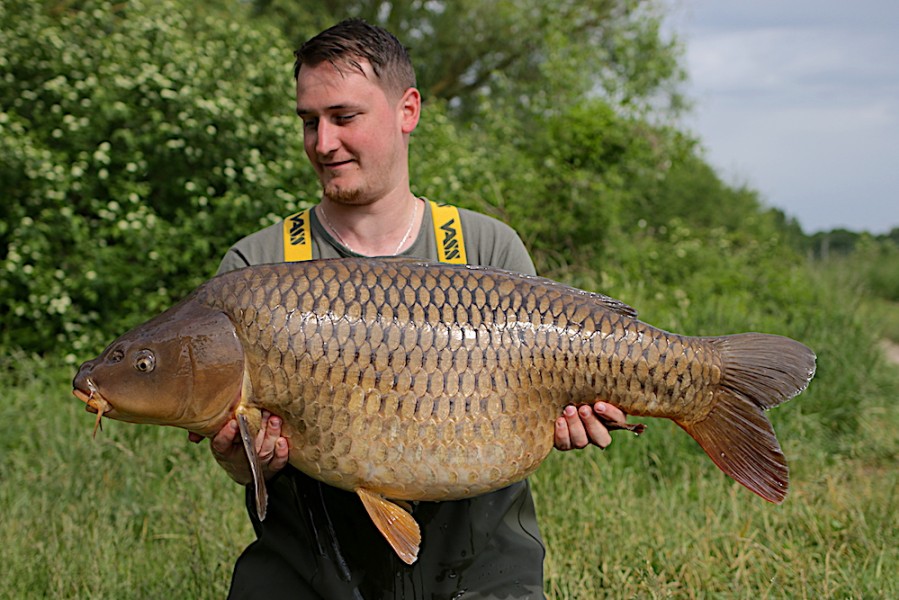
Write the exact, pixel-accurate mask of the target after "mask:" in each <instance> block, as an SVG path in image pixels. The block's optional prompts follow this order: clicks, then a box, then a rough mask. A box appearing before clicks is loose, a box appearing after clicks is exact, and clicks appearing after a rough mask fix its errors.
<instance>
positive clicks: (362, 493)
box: [356, 488, 421, 565]
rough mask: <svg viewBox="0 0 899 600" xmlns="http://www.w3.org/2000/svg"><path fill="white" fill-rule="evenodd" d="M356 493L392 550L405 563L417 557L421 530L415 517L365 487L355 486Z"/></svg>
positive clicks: (409, 562) (409, 563) (412, 561)
mask: <svg viewBox="0 0 899 600" xmlns="http://www.w3.org/2000/svg"><path fill="white" fill-rule="evenodd" d="M356 494H357V495H358V496H359V499H360V500H362V505H363V506H365V510H366V511H367V512H368V516H370V517H371V520H372V521H373V522H374V524H375V527H377V528H378V531H380V532H381V535H383V536H384V538H385V539H386V540H387V543H389V544H390V547H391V548H393V550H394V552H396V553H397V555H398V556H399V557H400V560H402V561H403V562H404V563H406V564H407V565H411V564H412V563H414V562H415V561H416V560H417V559H418V549H419V546H421V530H420V529H419V527H418V523H416V522H415V519H414V518H413V517H412V515H410V514H409V513H408V512H406V511H405V510H404V509H403V508H402V507H401V506H399V505H398V504H396V503H394V502H391V501H390V500H387V499H385V498H384V497H383V496H380V495H378V494H376V493H374V492H371V491H369V490H367V489H365V488H357V489H356Z"/></svg>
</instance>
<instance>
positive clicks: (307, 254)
mask: <svg viewBox="0 0 899 600" xmlns="http://www.w3.org/2000/svg"><path fill="white" fill-rule="evenodd" d="M302 260H312V230H311V227H310V224H309V209H308V208H307V209H306V210H304V211H301V212H298V213H296V214H294V215H290V216H289V217H287V218H286V219H284V262H298V261H302Z"/></svg>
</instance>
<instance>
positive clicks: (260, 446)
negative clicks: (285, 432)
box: [256, 413, 281, 462]
mask: <svg viewBox="0 0 899 600" xmlns="http://www.w3.org/2000/svg"><path fill="white" fill-rule="evenodd" d="M280 437H281V418H280V417H277V416H275V415H268V414H267V413H266V414H265V415H263V421H262V429H260V430H259V435H258V436H257V438H256V454H257V455H258V456H259V460H261V461H262V462H268V461H270V460H271V459H272V457H273V456H274V455H275V444H276V443H277V442H278V439H279V438H280Z"/></svg>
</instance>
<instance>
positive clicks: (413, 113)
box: [211, 20, 625, 600]
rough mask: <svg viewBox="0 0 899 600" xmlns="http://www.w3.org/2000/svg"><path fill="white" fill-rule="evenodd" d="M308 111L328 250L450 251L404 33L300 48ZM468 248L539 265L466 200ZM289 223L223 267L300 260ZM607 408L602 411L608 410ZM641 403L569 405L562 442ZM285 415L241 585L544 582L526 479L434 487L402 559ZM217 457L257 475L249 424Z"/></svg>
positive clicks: (525, 589) (316, 240) (224, 434)
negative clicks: (459, 491) (481, 489)
mask: <svg viewBox="0 0 899 600" xmlns="http://www.w3.org/2000/svg"><path fill="white" fill-rule="evenodd" d="M294 74H295V77H296V82H297V114H298V115H299V116H300V118H301V119H302V121H303V138H304V145H305V150H306V154H307V156H308V158H309V160H310V162H311V163H312V166H313V167H314V169H315V172H316V174H317V175H318V177H319V180H320V182H321V185H322V199H321V203H320V204H319V205H318V206H316V207H315V208H314V210H312V211H311V212H310V213H309V220H310V233H311V248H312V258H340V257H347V256H385V255H404V256H414V257H419V258H425V259H430V260H437V259H438V254H437V248H436V238H435V234H434V229H433V218H434V217H433V214H432V206H431V204H430V203H429V202H426V201H425V200H423V199H421V198H417V197H416V196H415V195H413V194H412V192H411V188H410V184H409V164H408V149H409V137H410V134H411V133H412V131H413V130H414V129H415V127H416V125H417V124H418V120H419V116H420V111H421V96H420V93H419V92H418V90H417V89H416V88H415V74H414V71H413V69H412V64H411V61H410V60H409V57H408V55H407V53H406V51H405V49H404V48H403V46H402V45H401V44H400V43H399V41H398V40H397V39H396V38H395V37H393V36H392V35H391V34H389V33H388V32H386V31H385V30H383V29H381V28H377V27H372V26H370V25H368V24H366V23H364V22H362V21H359V20H350V21H344V22H342V23H340V24H338V25H336V26H334V27H332V28H331V29H328V30H326V31H324V32H322V33H321V34H319V35H318V36H316V37H314V38H312V39H311V40H309V41H308V42H306V43H305V44H304V45H303V47H302V48H301V49H300V50H298V51H297V53H296V65H295V73H294ZM460 220H461V221H462V230H463V232H464V239H465V249H466V251H467V262H469V263H472V264H479V265H485V266H494V267H498V268H503V269H508V270H512V271H519V272H525V273H532V274H533V273H534V266H533V264H532V262H531V259H530V257H529V256H528V253H527V251H526V250H525V248H524V245H523V244H522V242H521V240H520V239H519V237H518V235H517V234H516V233H515V232H514V231H513V230H512V229H511V228H509V227H508V226H506V225H504V224H502V223H500V222H499V221H496V220H494V219H491V218H489V217H486V216H483V215H479V214H477V213H474V212H471V211H466V210H460ZM283 243H284V230H283V227H282V225H281V224H278V225H275V226H272V227H269V228H267V229H264V230H262V231H259V232H256V233H255V234H252V235H250V236H248V237H246V238H244V239H243V240H241V241H239V242H238V243H237V244H235V245H234V246H233V247H232V248H231V249H230V250H229V251H228V253H227V254H226V256H225V257H224V259H223V261H222V264H221V266H220V268H219V271H220V272H224V271H228V270H231V269H235V268H240V267H244V266H247V265H251V264H259V263H270V262H281V261H282V260H284V253H283V252H284V251H283V248H284V245H283ZM600 419H602V420H600ZM624 420H625V415H624V414H623V413H622V412H621V411H620V410H618V409H617V408H615V407H613V406H611V405H608V404H605V403H602V402H597V404H596V405H595V406H594V407H589V406H585V407H581V409H580V411H578V410H575V408H574V407H571V406H569V407H567V408H566V410H565V412H564V414H563V415H562V416H561V417H560V418H559V419H558V421H557V423H556V430H555V438H556V439H555V442H556V446H557V447H558V448H560V449H569V448H572V447H577V448H583V447H584V446H586V445H587V444H588V443H594V444H596V445H598V446H600V447H602V448H604V447H605V446H607V445H608V444H609V443H610V442H611V438H610V437H609V434H608V431H607V429H606V427H605V426H604V425H603V421H606V422H607V423H612V424H621V423H623V422H624ZM280 428H281V420H280V419H279V418H278V417H277V416H274V415H265V420H264V423H263V429H262V430H261V431H260V433H259V435H258V437H257V440H256V446H257V452H258V454H259V456H260V458H261V460H262V462H263V464H264V470H265V475H266V479H267V480H268V483H267V485H268V490H269V511H268V516H267V518H266V520H265V521H264V522H260V521H259V519H258V518H257V516H256V514H255V508H254V504H253V502H252V498H251V494H249V493H248V503H247V507H248V510H249V513H250V517H251V519H252V521H253V525H254V528H255V530H256V534H257V538H258V539H257V540H256V541H255V542H254V543H253V544H251V545H250V546H249V547H248V548H247V549H246V551H245V552H244V553H243V554H242V555H241V557H240V559H239V560H238V562H237V565H236V566H235V570H234V576H233V579H232V585H231V593H230V597H232V598H255V597H259V598H262V597H276V595H277V597H287V598H293V597H298V598H323V599H326V600H331V599H338V598H451V597H455V596H456V595H457V594H460V593H461V592H463V591H464V592H465V598H467V599H474V598H542V597H543V590H542V588H543V571H542V563H543V554H544V549H543V545H542V542H541V540H540V534H539V531H538V529H537V523H536V516H535V513H534V504H533V500H532V498H531V494H530V489H529V487H528V483H527V482H526V481H523V482H520V483H517V484H514V485H512V486H509V487H507V488H504V489H502V490H498V491H496V492H493V493H490V494H486V495H484V496H479V497H476V498H471V499H466V500H461V501H454V502H442V503H435V502H419V503H414V504H413V506H412V514H413V516H414V517H415V519H416V520H417V521H418V522H419V524H420V525H421V529H422V546H421V552H420V555H419V558H418V560H417V561H416V562H415V563H414V564H413V565H411V566H407V565H405V564H404V563H402V562H401V561H400V560H399V558H398V557H397V556H396V555H395V553H394V552H392V551H391V549H390V547H389V546H388V545H387V543H386V541H385V540H384V539H383V538H382V537H381V536H380V533H379V532H378V531H377V529H375V527H374V525H373V524H372V523H371V520H370V518H369V517H368V514H367V513H366V512H365V510H364V508H363V507H362V504H361V503H360V502H359V500H358V498H357V497H356V495H355V494H352V493H349V492H345V491H342V490H338V489H335V488H332V487H329V486H327V485H324V484H321V483H319V482H318V481H316V480H314V479H312V478H310V477H308V476H306V475H305V474H303V473H301V472H300V471H298V470H296V469H294V468H293V467H291V466H289V465H287V466H285V465H286V462H287V450H288V446H287V440H286V439H284V438H282V437H281V436H280V433H281V429H280ZM211 447H212V451H213V454H214V455H215V456H216V459H217V460H218V461H219V462H220V463H221V464H222V466H223V467H224V468H225V469H226V470H227V471H228V473H229V474H230V475H231V477H232V478H233V479H235V481H237V482H239V483H241V484H244V485H246V484H248V483H249V482H250V475H249V468H248V465H247V461H246V458H245V456H244V454H243V451H242V447H241V445H240V439H239V435H238V433H237V425H236V423H234V422H233V421H232V422H230V423H229V424H227V425H226V426H225V427H224V428H223V429H222V430H221V431H220V432H219V434H218V435H216V436H215V438H214V439H213V440H212V444H211Z"/></svg>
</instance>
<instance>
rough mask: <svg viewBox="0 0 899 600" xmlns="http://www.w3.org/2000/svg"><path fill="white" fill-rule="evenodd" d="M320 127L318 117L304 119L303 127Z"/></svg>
mask: <svg viewBox="0 0 899 600" xmlns="http://www.w3.org/2000/svg"><path fill="white" fill-rule="evenodd" d="M316 127H318V119H303V129H315V128H316Z"/></svg>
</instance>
